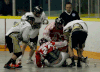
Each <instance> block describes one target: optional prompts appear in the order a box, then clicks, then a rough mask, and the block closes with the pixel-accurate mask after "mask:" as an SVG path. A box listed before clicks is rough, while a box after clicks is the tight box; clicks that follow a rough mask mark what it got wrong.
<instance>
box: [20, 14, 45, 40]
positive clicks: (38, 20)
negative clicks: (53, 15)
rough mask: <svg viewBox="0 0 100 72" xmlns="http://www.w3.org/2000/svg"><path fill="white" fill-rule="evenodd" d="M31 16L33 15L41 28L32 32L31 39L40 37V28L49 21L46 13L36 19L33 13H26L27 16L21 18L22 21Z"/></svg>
mask: <svg viewBox="0 0 100 72" xmlns="http://www.w3.org/2000/svg"><path fill="white" fill-rule="evenodd" d="M29 15H32V16H33V17H34V18H35V24H36V25H37V26H38V27H39V28H34V29H32V31H31V35H30V38H35V37H36V36H37V35H38V33H39V29H40V27H41V24H42V23H43V21H44V20H45V19H47V17H46V15H45V13H44V12H42V14H41V16H40V17H36V16H35V15H34V14H33V12H27V13H25V15H23V16H22V17H21V20H22V21H25V20H26V17H27V16H29Z"/></svg>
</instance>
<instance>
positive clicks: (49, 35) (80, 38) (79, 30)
mask: <svg viewBox="0 0 100 72" xmlns="http://www.w3.org/2000/svg"><path fill="white" fill-rule="evenodd" d="M41 24H48V19H47V18H46V15H45V13H44V12H43V9H42V7H40V6H36V7H35V8H34V12H27V13H26V14H25V15H23V16H22V18H21V22H20V23H15V25H14V26H13V27H12V28H11V29H10V30H9V31H8V32H7V34H6V43H7V47H8V49H9V51H10V53H13V55H12V57H11V59H10V60H9V61H8V62H7V63H6V64H5V65H4V68H7V69H15V68H21V67H22V66H21V63H22V57H23V55H24V51H25V48H26V46H27V45H28V46H29V47H30V49H31V51H30V53H29V59H28V60H27V63H32V62H33V60H32V56H33V54H34V52H35V51H36V52H35V60H34V64H35V65H36V67H75V66H76V64H75V60H77V67H82V65H81V62H84V63H86V60H87V57H83V55H82V53H83V48H84V47H85V41H86V38H87V35H88V28H87V25H86V23H85V22H84V21H82V20H74V21H71V22H69V23H68V24H66V26H64V21H63V19H62V18H56V19H55V22H53V23H50V24H48V25H47V26H46V28H45V29H44V31H43V38H41V39H40V40H39V44H40V47H39V48H38V49H37V41H38V35H39V29H40V28H41ZM20 42H22V48H20V44H19V43H20ZM73 49H75V50H77V54H78V56H75V55H74V53H73ZM17 58H18V59H19V60H18V63H16V59H17ZM68 58H70V59H71V60H72V62H71V64H69V65H68V63H67V62H66V60H67V59H68Z"/></svg>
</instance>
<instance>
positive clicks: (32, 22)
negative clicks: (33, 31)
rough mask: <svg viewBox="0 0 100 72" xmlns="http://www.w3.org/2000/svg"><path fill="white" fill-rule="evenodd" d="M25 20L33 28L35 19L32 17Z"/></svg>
mask: <svg viewBox="0 0 100 72" xmlns="http://www.w3.org/2000/svg"><path fill="white" fill-rule="evenodd" d="M26 18H27V21H28V22H29V23H30V24H31V25H32V26H33V24H34V21H35V18H34V17H32V16H27V17H26Z"/></svg>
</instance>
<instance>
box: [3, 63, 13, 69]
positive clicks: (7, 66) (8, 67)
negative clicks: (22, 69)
mask: <svg viewBox="0 0 100 72" xmlns="http://www.w3.org/2000/svg"><path fill="white" fill-rule="evenodd" d="M4 68H7V69H15V66H14V65H8V64H5V65H4Z"/></svg>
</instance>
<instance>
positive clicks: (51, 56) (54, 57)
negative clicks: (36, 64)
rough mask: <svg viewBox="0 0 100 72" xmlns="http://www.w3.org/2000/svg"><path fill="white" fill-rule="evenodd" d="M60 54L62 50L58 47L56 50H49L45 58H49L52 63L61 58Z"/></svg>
mask: <svg viewBox="0 0 100 72" xmlns="http://www.w3.org/2000/svg"><path fill="white" fill-rule="evenodd" d="M59 55H60V51H59V50H58V49H56V50H53V51H51V52H49V53H48V54H47V55H46V57H45V59H47V60H48V62H49V63H52V62H54V61H55V60H57V59H58V58H59Z"/></svg>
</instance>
